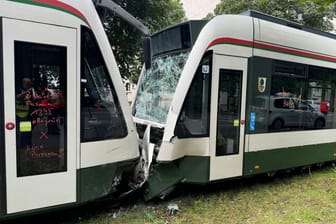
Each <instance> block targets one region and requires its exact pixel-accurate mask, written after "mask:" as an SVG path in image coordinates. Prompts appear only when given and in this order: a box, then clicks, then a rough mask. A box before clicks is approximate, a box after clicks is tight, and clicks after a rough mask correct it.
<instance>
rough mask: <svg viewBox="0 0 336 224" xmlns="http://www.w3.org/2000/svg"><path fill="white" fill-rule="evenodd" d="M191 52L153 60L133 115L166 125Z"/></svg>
mask: <svg viewBox="0 0 336 224" xmlns="http://www.w3.org/2000/svg"><path fill="white" fill-rule="evenodd" d="M188 55H189V51H188V52H183V53H179V54H174V55H164V56H159V57H156V58H155V59H153V62H152V67H151V68H150V69H149V70H147V71H146V72H145V74H144V75H143V77H142V79H141V81H140V83H139V88H138V89H139V90H138V93H137V96H136V100H135V104H134V108H133V109H134V110H133V115H134V116H135V117H137V118H141V119H144V120H150V121H154V122H157V123H160V124H165V123H166V118H167V114H168V110H169V107H170V104H171V101H172V98H173V95H174V92H175V89H176V86H177V83H178V80H179V78H180V76H181V73H182V70H183V67H184V65H185V63H186V60H187V58H188Z"/></svg>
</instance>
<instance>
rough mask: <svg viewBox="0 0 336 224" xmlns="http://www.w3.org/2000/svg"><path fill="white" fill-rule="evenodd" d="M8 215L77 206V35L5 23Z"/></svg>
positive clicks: (72, 31) (66, 30) (23, 23)
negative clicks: (63, 205)
mask: <svg viewBox="0 0 336 224" xmlns="http://www.w3.org/2000/svg"><path fill="white" fill-rule="evenodd" d="M2 28H3V30H2V31H3V66H4V68H3V83H4V90H3V91H4V112H5V116H4V123H5V164H6V165H5V168H6V173H5V176H6V203H5V204H6V211H7V213H8V214H11V213H16V212H21V211H26V210H31V209H40V208H44V207H50V206H56V205H61V204H67V203H73V202H75V201H76V145H77V143H76V139H77V135H78V133H77V132H76V130H77V129H76V126H77V121H76V113H77V112H76V105H77V102H76V97H74V96H76V95H77V90H76V86H77V85H76V69H77V68H76V55H77V53H76V30H75V29H71V28H65V27H60V26H52V25H46V24H40V23H33V22H28V21H22V20H15V19H5V18H4V19H3V21H2Z"/></svg>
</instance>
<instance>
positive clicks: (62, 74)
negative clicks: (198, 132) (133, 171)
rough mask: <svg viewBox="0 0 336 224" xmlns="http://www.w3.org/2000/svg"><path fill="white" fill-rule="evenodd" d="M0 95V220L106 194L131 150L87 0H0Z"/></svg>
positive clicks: (113, 69) (113, 75)
mask: <svg viewBox="0 0 336 224" xmlns="http://www.w3.org/2000/svg"><path fill="white" fill-rule="evenodd" d="M99 2H100V3H102V1H99ZM105 2H106V1H105ZM97 4H98V3H97ZM108 4H112V3H108ZM118 10H120V9H118ZM124 14H125V12H124ZM125 15H126V14H125ZM133 18H134V17H133ZM131 19H132V17H131ZM138 28H139V27H138ZM0 100H1V102H3V103H2V104H1V107H0V219H3V218H7V217H11V216H16V215H21V214H29V213H32V212H41V211H43V210H47V209H56V208H60V207H65V206H72V205H76V204H80V203H84V202H87V201H91V200H94V199H97V198H101V197H104V196H106V195H108V194H111V193H112V192H113V191H114V190H115V189H116V187H117V186H118V184H119V183H120V180H121V175H122V173H123V171H124V170H125V169H128V168H129V167H130V166H131V165H133V164H134V163H135V161H136V160H137V159H138V157H139V148H138V140H137V133H136V129H135V126H134V123H133V121H132V116H131V110H130V108H129V106H128V103H127V100H126V95H125V92H124V89H123V84H122V80H121V76H120V73H119V70H118V66H117V63H116V61H115V59H114V56H113V53H112V50H111V47H110V44H109V42H108V39H107V37H106V34H105V31H104V28H103V26H102V23H101V21H100V18H99V16H98V14H97V11H96V8H95V6H94V4H93V2H92V0H77V1H75V0H71V1H70V0H62V1H58V0H1V1H0Z"/></svg>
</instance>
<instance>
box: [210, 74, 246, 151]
mask: <svg viewBox="0 0 336 224" xmlns="http://www.w3.org/2000/svg"><path fill="white" fill-rule="evenodd" d="M241 88H242V71H235V70H224V69H221V70H220V75H219V90H218V91H219V92H218V94H219V95H218V108H217V139H216V141H217V144H216V156H223V155H231V154H238V153H239V133H240V111H241V90H242V89H241Z"/></svg>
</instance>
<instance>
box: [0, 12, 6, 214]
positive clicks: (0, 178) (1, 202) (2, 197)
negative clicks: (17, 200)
mask: <svg viewBox="0 0 336 224" xmlns="http://www.w3.org/2000/svg"><path fill="white" fill-rule="evenodd" d="M2 24H3V19H2V17H0V101H1V102H4V90H3V89H4V88H3V87H4V85H3V77H4V72H3V56H4V55H3V33H2V29H3V25H2ZM4 112H5V108H4V103H2V104H1V105H0V130H1V131H0V214H6V212H7V208H6V200H7V199H6V191H7V190H6V161H5V158H6V150H5V146H6V145H5V135H4V130H5V125H4V114H5V113H4Z"/></svg>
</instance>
